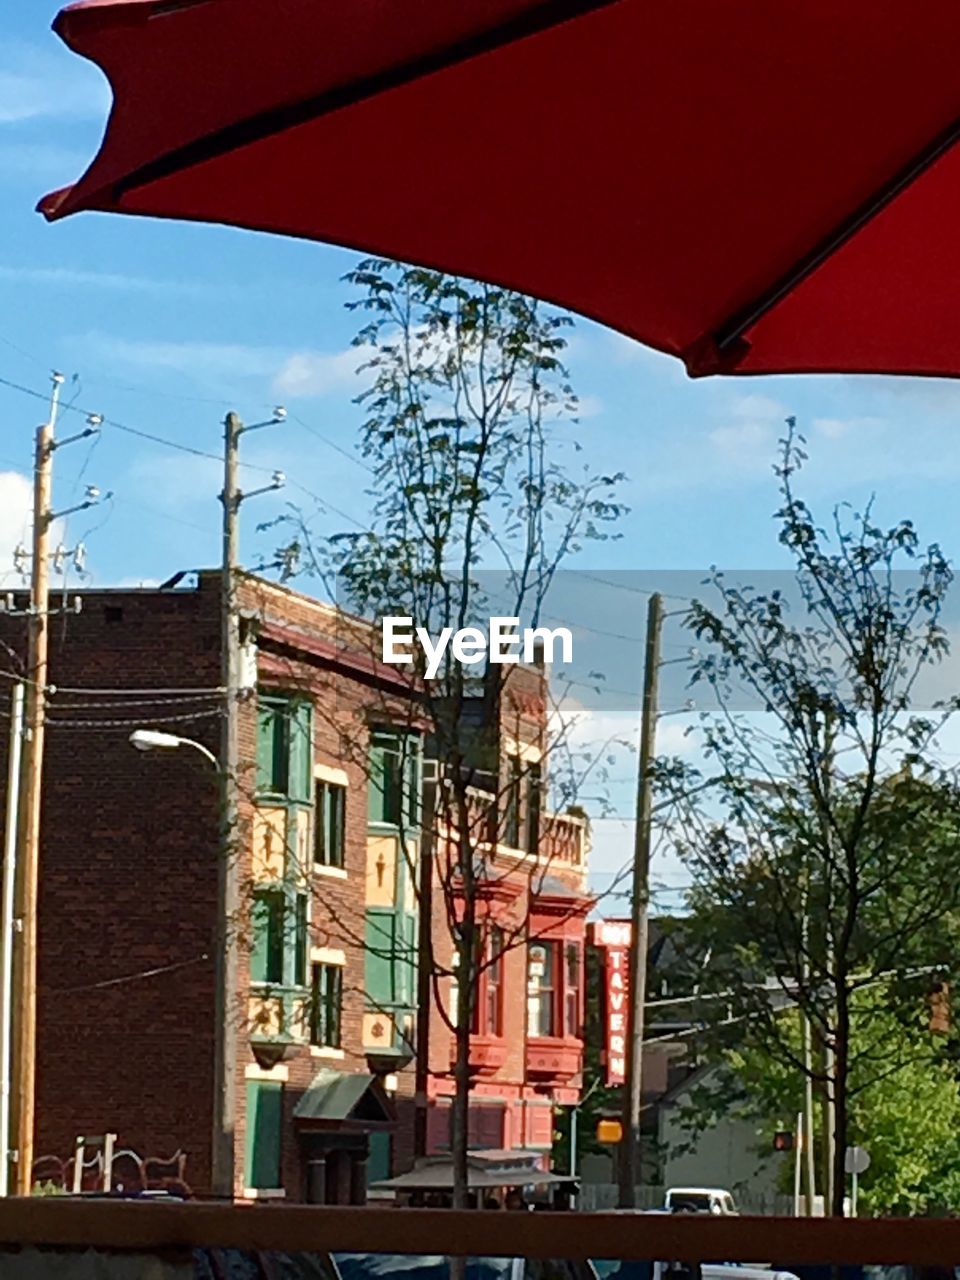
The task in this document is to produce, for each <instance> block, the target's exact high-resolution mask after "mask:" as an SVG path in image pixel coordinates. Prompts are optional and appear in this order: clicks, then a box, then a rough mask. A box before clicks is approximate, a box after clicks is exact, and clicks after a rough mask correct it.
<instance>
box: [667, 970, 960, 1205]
mask: <svg viewBox="0 0 960 1280" xmlns="http://www.w3.org/2000/svg"><path fill="white" fill-rule="evenodd" d="M856 1003H857V1005H858V1006H861V1008H862V1006H864V1005H865V1004H868V1003H869V1004H871V1005H872V1006H873V1007H872V1008H871V1009H870V1018H869V1022H870V1026H871V1036H870V1039H872V1033H873V1032H876V1031H880V1030H882V1031H883V1035H884V1039H885V1042H886V1044H888V1045H891V1046H893V1054H892V1061H890V1060H888V1061H887V1063H886V1067H887V1069H886V1070H885V1071H882V1072H878V1071H877V1070H876V1069H875V1064H874V1062H873V1054H872V1051H871V1046H870V1043H869V1040H868V1043H867V1044H861V1043H860V1033H859V1030H858V1027H859V1023H860V1020H858V1019H856V1018H855V1019H854V1023H853V1028H854V1029H853V1047H852V1052H851V1059H852V1062H853V1068H852V1071H851V1080H850V1098H851V1104H850V1138H851V1142H852V1143H855V1144H857V1145H860V1146H862V1147H864V1148H866V1150H867V1151H868V1152H869V1155H870V1168H869V1169H868V1170H867V1172H866V1174H865V1175H863V1177H862V1178H861V1180H860V1190H859V1210H860V1212H861V1213H867V1214H876V1215H881V1214H929V1213H931V1212H936V1211H938V1210H941V1211H942V1210H945V1209H953V1208H954V1207H955V1206H957V1205H958V1204H960V1087H958V1082H957V1075H956V1064H955V1059H954V1056H953V1053H952V1052H951V1046H947V1045H945V1043H944V1041H943V1040H942V1039H940V1038H937V1037H931V1036H930V1035H929V1033H928V1032H927V1031H926V1030H925V1029H924V1028H922V1027H914V1028H911V1029H905V1028H904V1025H903V1022H902V1020H901V1019H900V1018H899V1017H898V1016H897V1015H896V1014H895V1013H894V1012H892V1011H890V1010H889V1009H887V1008H886V1007H885V1006H884V1004H883V1002H882V1001H881V1000H879V999H878V998H877V997H875V996H873V995H872V994H870V993H864V994H862V995H861V996H860V997H859V998H858V1000H857V1001H856ZM781 1021H782V1023H783V1030H782V1034H783V1035H784V1037H785V1038H789V1039H790V1040H791V1042H792V1044H793V1046H794V1049H795V1050H796V1051H797V1052H799V1049H800V1043H801V1031H800V1019H799V1016H798V1014H797V1011H796V1010H789V1011H787V1012H786V1013H784V1014H783V1015H782V1016H781ZM732 1039H733V1037H731V1040H732ZM736 1039H737V1040H738V1041H739V1043H731V1044H730V1045H729V1046H727V1047H726V1048H725V1049H722V1050H720V1051H719V1053H717V1054H716V1070H715V1071H713V1072H711V1073H710V1074H709V1076H708V1077H706V1078H705V1080H704V1082H703V1083H702V1084H701V1085H700V1086H699V1087H697V1088H695V1089H693V1090H691V1092H690V1096H689V1100H688V1102H687V1103H686V1104H685V1106H684V1107H683V1109H682V1110H681V1112H680V1122H681V1125H682V1127H683V1128H684V1130H685V1131H686V1140H685V1143H684V1148H685V1149H686V1147H687V1146H690V1147H695V1145H696V1142H697V1139H698V1136H699V1134H700V1133H702V1132H703V1130H704V1129H705V1128H706V1127H708V1126H710V1125H712V1124H715V1123H717V1122H718V1121H720V1120H721V1119H728V1118H730V1117H732V1116H733V1117H740V1118H743V1119H745V1120H748V1121H751V1122H754V1123H755V1124H756V1125H757V1130H758V1152H767V1153H769V1152H770V1151H771V1150H772V1146H773V1136H774V1133H775V1132H776V1131H777V1130H779V1129H783V1128H790V1129H792V1128H793V1126H794V1117H795V1116H796V1115H797V1113H798V1112H799V1111H800V1109H801V1107H802V1093H803V1090H802V1078H801V1076H800V1075H798V1073H797V1072H796V1071H795V1070H793V1069H792V1068H791V1067H790V1066H789V1065H788V1064H786V1063H785V1062H783V1061H782V1060H778V1059H777V1058H775V1057H771V1055H770V1054H769V1053H768V1052H767V1051H766V1050H765V1048H764V1047H763V1046H762V1045H760V1044H758V1043H756V1042H754V1041H753V1040H752V1039H751V1038H750V1037H749V1036H743V1035H739V1036H737V1037H736ZM819 1112H820V1114H818V1119H819V1120H821V1121H822V1102H821V1105H820V1107H819ZM820 1161H822V1152H821V1153H820V1160H818V1163H820ZM780 1175H781V1178H780V1189H781V1190H782V1191H787V1190H789V1188H790V1186H791V1184H792V1180H793V1162H792V1160H784V1161H782V1162H781V1166H780Z"/></svg>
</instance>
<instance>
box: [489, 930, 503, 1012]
mask: <svg viewBox="0 0 960 1280" xmlns="http://www.w3.org/2000/svg"><path fill="white" fill-rule="evenodd" d="M487 945H488V947H489V951H488V953H487V954H488V958H487V973H486V979H487V983H486V999H485V1004H486V1028H485V1030H486V1033H487V1035H490V1036H502V1035H503V930H502V929H498V928H497V926H496V925H494V926H493V928H492V929H491V930H490V938H489V942H488V944H487Z"/></svg>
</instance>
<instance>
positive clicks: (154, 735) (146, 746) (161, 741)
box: [130, 729, 220, 773]
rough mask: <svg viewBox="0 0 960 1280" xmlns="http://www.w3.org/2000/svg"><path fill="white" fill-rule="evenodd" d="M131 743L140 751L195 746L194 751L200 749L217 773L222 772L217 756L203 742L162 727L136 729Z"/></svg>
mask: <svg viewBox="0 0 960 1280" xmlns="http://www.w3.org/2000/svg"><path fill="white" fill-rule="evenodd" d="M130 745H131V746H132V747H136V748H137V750H138V751H176V750H177V749H178V748H179V747H193V749H194V751H199V752H200V754H201V755H202V756H205V757H206V759H207V760H209V761H210V763H211V764H212V765H213V767H214V769H216V771H217V773H219V772H220V762H219V761H218V760H217V757H216V756H215V755H214V754H213V752H212V751H210V750H209V749H208V748H207V747H205V746H204V745H203V743H202V742H195V741H194V740H193V738H181V737H180V736H179V734H176V733H164V732H163V731H162V730H161V729H134V731H133V733H131V735H130Z"/></svg>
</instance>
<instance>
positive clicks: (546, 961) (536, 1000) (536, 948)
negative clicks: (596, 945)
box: [527, 942, 557, 1036]
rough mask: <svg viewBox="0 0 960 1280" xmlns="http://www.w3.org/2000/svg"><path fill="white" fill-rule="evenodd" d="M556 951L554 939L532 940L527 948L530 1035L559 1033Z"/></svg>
mask: <svg viewBox="0 0 960 1280" xmlns="http://www.w3.org/2000/svg"><path fill="white" fill-rule="evenodd" d="M556 952H557V945H556V943H555V942H531V943H530V945H529V947H528V949H527V959H528V970H527V972H528V981H529V986H528V991H527V1017H528V1022H529V1031H530V1035H531V1036H553V1035H556V1033H557V1019H556V999H557V985H556V979H557V974H556Z"/></svg>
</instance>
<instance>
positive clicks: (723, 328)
mask: <svg viewBox="0 0 960 1280" xmlns="http://www.w3.org/2000/svg"><path fill="white" fill-rule="evenodd" d="M958 139H960V117H958V118H957V119H955V120H954V121H952V123H951V124H949V125H948V126H947V128H946V129H943V130H942V131H941V132H940V133H938V134H937V136H936V137H935V138H934V139H933V140H932V141H931V142H930V143H929V145H928V146H926V147H924V149H923V150H922V151H921V152H920V153H919V154H918V155H916V156H913V157H912V158H911V159H910V160H909V161H908V162H907V164H905V165H904V166H903V167H902V168H901V169H899V170H898V171H897V172H896V173H895V174H894V175H893V177H891V178H890V179H889V181H887V182H886V183H884V185H883V186H882V187H880V188H879V189H878V190H877V191H875V192H873V193H872V194H871V195H870V196H869V197H868V199H866V200H865V201H864V202H863V203H862V204H861V205H859V206H858V207H857V208H856V209H855V210H854V211H853V212H852V213H851V214H849V215H848V216H847V217H846V218H844V220H843V221H842V222H841V223H839V224H838V225H837V226H836V227H834V228H833V229H832V230H831V231H830V232H828V233H827V235H825V236H824V237H823V239H821V240H820V241H818V243H817V244H816V245H814V247H813V248H812V249H811V250H810V251H809V252H808V253H806V254H804V256H803V257H802V258H799V259H798V260H797V261H796V262H795V263H793V265H792V266H791V267H790V268H789V270H787V271H786V272H784V274H783V275H782V276H780V277H779V279H777V280H776V281H774V283H773V284H772V285H770V287H769V288H767V289H765V290H764V291H763V292H762V293H761V294H759V295H758V296H757V297H756V298H753V299H752V300H751V301H750V302H749V303H747V305H746V306H744V307H741V308H740V309H739V310H738V311H736V312H735V313H734V314H733V315H732V316H731V317H730V318H729V319H728V320H726V321H724V323H723V324H721V325H719V326H718V327H717V328H716V329H714V331H713V335H712V337H713V342H714V344H715V347H716V350H717V351H718V352H719V353H720V354H721V355H724V354H725V355H727V356H728V358H732V359H736V355H737V354H738V353H739V352H740V351H741V350H742V351H743V352H744V353H745V351H746V345H747V344H746V343H745V342H743V339H744V335H745V334H746V332H747V330H748V329H751V328H752V327H753V326H754V325H755V324H756V323H757V321H758V320H762V319H763V317H764V316H765V315H766V314H767V312H768V311H770V310H772V308H773V307H775V306H776V305H777V303H778V302H780V301H782V299H783V298H785V297H786V296H787V294H789V293H790V292H792V290H793V289H795V288H796V286H797V285H798V284H801V283H802V282H803V281H804V280H805V279H806V278H807V276H809V275H812V273H813V272H814V271H816V269H817V268H818V267H819V266H821V265H822V264H823V263H824V262H826V260H827V259H828V258H830V257H832V255H833V254H834V253H836V251H837V250H838V249H841V248H842V247H843V246H844V245H845V244H846V243H847V241H848V240H850V239H851V238H852V237H853V236H855V235H856V234H857V232H858V231H861V230H862V229H863V227H865V226H866V225H867V223H868V222H870V221H871V220H872V219H873V218H874V217H876V215H877V214H878V213H880V212H882V211H883V210H884V209H885V208H886V207H887V205H888V204H890V203H891V201H893V200H895V199H896V198H897V196H899V195H900V194H901V193H902V192H903V191H905V190H906V189H907V187H909V186H910V185H911V184H912V183H913V182H915V181H916V179H917V178H919V177H920V176H921V175H922V174H923V173H925V172H926V171H927V169H929V168H930V167H931V166H932V165H934V164H935V163H936V162H937V161H938V160H939V159H940V158H941V156H943V155H945V154H946V153H947V152H948V151H949V150H950V148H951V147H952V146H953V145H954V144H955V143H956V142H957V141H958Z"/></svg>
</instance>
